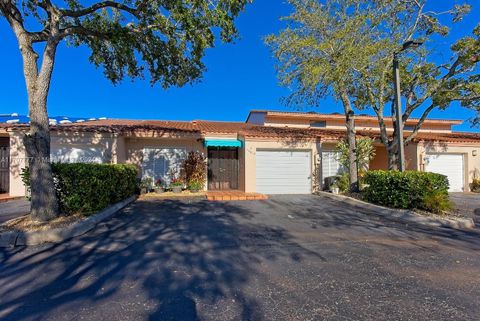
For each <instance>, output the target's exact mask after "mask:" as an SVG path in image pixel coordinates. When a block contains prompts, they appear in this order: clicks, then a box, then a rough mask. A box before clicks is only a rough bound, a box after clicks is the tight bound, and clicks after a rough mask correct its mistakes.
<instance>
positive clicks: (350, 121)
mask: <svg viewBox="0 0 480 321" xmlns="http://www.w3.org/2000/svg"><path fill="white" fill-rule="evenodd" d="M341 98H342V102H343V108H344V111H345V126H346V127H347V143H348V176H349V179H350V192H353V193H355V192H358V190H359V188H358V187H359V186H358V168H357V167H358V163H357V140H356V133H355V114H354V112H353V110H352V106H351V104H350V99H349V98H348V95H347V93H345V92H343V93H342V94H341Z"/></svg>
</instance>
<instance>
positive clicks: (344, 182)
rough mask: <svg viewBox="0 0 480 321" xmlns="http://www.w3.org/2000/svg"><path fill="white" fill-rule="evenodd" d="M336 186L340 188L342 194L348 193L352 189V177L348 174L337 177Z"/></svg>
mask: <svg viewBox="0 0 480 321" xmlns="http://www.w3.org/2000/svg"><path fill="white" fill-rule="evenodd" d="M334 185H335V186H337V187H338V189H339V190H340V192H342V193H344V192H347V191H348V190H349V189H350V177H349V175H348V173H344V174H342V175H338V176H336V177H335V183H334Z"/></svg>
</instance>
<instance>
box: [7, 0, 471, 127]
mask: <svg viewBox="0 0 480 321" xmlns="http://www.w3.org/2000/svg"><path fill="white" fill-rule="evenodd" d="M452 2H456V1H451V0H434V1H432V3H435V6H438V8H443V7H445V6H446V5H451V4H452ZM470 3H471V4H472V5H473V6H474V8H473V12H472V13H471V14H470V15H469V16H468V17H467V18H466V19H464V21H462V22H461V23H460V24H459V25H458V26H457V27H456V28H455V30H454V31H453V32H452V34H451V37H452V38H458V36H459V35H461V34H462V33H464V32H469V31H471V30H472V28H473V26H475V24H476V23H478V21H479V20H478V17H479V16H480V4H479V3H478V2H477V1H474V0H471V1H470ZM290 10H291V8H290V6H289V5H288V4H287V3H286V1H285V0H267V1H265V0H256V1H254V3H253V4H251V5H249V6H248V7H247V9H246V11H245V12H244V13H243V14H242V15H241V16H240V18H239V19H238V20H237V26H238V29H239V31H240V35H241V38H240V39H238V40H237V41H236V43H235V44H219V45H218V46H217V47H216V48H213V49H210V50H208V52H207V54H206V57H205V58H204V62H205V64H206V66H207V69H208V71H207V72H206V73H205V74H204V76H203V79H202V80H201V81H200V82H199V83H197V84H194V85H187V86H185V87H183V88H170V89H168V90H164V89H162V88H161V87H160V86H155V87H151V86H150V84H149V83H148V81H144V80H135V81H131V80H124V81H123V82H122V83H121V84H119V85H117V86H113V85H112V84H111V83H110V82H109V81H108V80H107V79H105V78H104V77H103V73H102V71H101V70H100V69H96V68H95V67H94V66H93V65H91V64H90V63H89V62H88V50H87V49H86V48H67V47H66V46H64V45H62V46H61V47H60V48H59V50H58V54H57V61H56V66H55V71H54V76H53V81H52V87H51V91H50V96H49V101H48V109H49V114H50V115H52V116H54V115H68V116H81V117H101V116H105V117H109V118H131V119H172V120H191V119H207V120H233V121H244V120H245V119H246V116H247V114H248V111H249V110H251V109H275V110H291V109H290V108H289V107H286V106H283V105H282V104H281V101H280V99H281V97H283V96H286V95H287V94H288V90H287V89H285V88H281V87H279V86H278V82H277V78H276V73H275V68H274V63H275V62H274V60H273V58H272V56H271V53H270V51H269V50H268V48H267V47H265V45H264V43H263V37H264V36H265V35H267V34H270V33H275V32H278V30H280V29H281V27H282V23H281V22H279V18H280V17H282V16H285V15H288V14H289V12H290ZM0 37H1V38H0V39H2V40H1V50H0V70H1V75H0V88H1V92H0V113H11V112H17V113H21V114H26V113H27V96H26V90H25V84H24V79H23V75H22V68H21V66H22V63H21V58H20V54H19V51H18V45H17V43H16V40H15V38H14V36H13V34H12V32H11V30H10V29H9V27H8V25H7V23H6V22H5V21H4V19H3V18H0ZM446 44H448V39H447V40H445V39H443V40H442V42H440V43H439V44H438V46H439V48H440V49H439V50H440V51H441V47H442V46H444V45H446ZM314 110H315V111H321V112H334V111H341V107H340V106H339V105H338V104H337V103H336V102H335V101H334V100H333V99H326V100H325V101H323V102H322V103H321V105H320V107H319V108H316V109H314ZM473 115H474V113H473V112H471V111H468V110H465V109H462V108H460V107H452V108H449V109H448V110H447V111H443V112H441V111H436V112H434V113H432V117H435V118H454V119H465V120H466V119H468V118H470V117H472V116H473ZM456 130H462V131H478V129H472V128H470V126H469V124H468V123H466V124H464V125H461V126H457V127H456Z"/></svg>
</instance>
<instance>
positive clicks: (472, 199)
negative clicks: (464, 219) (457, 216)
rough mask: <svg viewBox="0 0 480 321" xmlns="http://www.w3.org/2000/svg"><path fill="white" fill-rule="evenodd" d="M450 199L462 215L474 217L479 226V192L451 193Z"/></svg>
mask: <svg viewBox="0 0 480 321" xmlns="http://www.w3.org/2000/svg"><path fill="white" fill-rule="evenodd" d="M450 200H452V202H453V203H454V204H455V208H456V210H457V211H458V212H459V213H461V214H462V215H465V216H468V217H471V218H473V220H474V221H475V223H476V224H477V226H479V224H480V194H479V193H450Z"/></svg>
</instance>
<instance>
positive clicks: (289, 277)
mask: <svg viewBox="0 0 480 321" xmlns="http://www.w3.org/2000/svg"><path fill="white" fill-rule="evenodd" d="M479 275H480V234H479V233H478V232H477V231H473V232H472V231H470V232H462V231H455V230H450V229H444V228H427V227H421V226H415V225H405V224H403V223H400V222H394V221H389V220H385V219H384V218H381V217H378V216H376V215H373V213H372V212H369V211H367V210H365V209H362V208H360V207H355V206H351V205H347V204H344V203H341V202H339V201H335V200H331V199H327V198H324V197H321V196H312V195H308V196H275V197H270V199H269V200H265V201H250V202H245V201H243V202H233V201H232V202H207V201H153V200H151V201H147V200H144V201H137V202H135V203H133V204H132V205H130V206H129V207H127V208H125V209H124V210H123V211H121V212H120V213H118V214H117V215H116V216H115V217H114V218H113V219H111V220H110V221H108V222H106V223H103V224H101V225H100V226H98V227H97V228H96V229H95V230H94V231H91V232H89V233H88V234H86V235H84V236H82V237H80V238H76V239H73V240H71V241H69V242H66V243H64V244H61V245H47V246H40V247H32V248H26V249H13V250H12V249H0V320H95V321H97V320H435V321H438V320H478V316H479V315H480V307H479V298H480V277H479Z"/></svg>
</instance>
